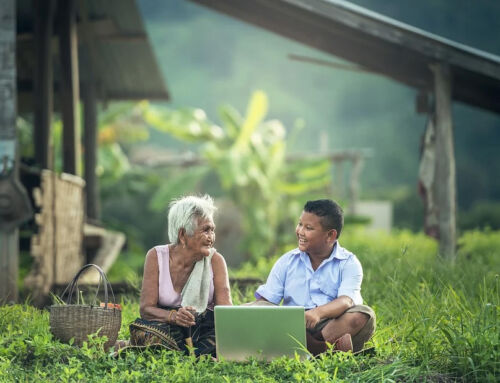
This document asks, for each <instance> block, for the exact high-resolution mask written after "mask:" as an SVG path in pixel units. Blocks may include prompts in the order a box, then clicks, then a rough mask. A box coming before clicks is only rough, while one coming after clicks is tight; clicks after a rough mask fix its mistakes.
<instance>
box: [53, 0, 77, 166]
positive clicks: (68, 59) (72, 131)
mask: <svg viewBox="0 0 500 383" xmlns="http://www.w3.org/2000/svg"><path fill="white" fill-rule="evenodd" d="M58 7H59V31H58V32H59V55H60V58H61V87H60V92H59V95H60V98H61V111H62V120H63V171H64V172H65V173H69V174H78V173H79V171H80V127H79V125H80V116H79V114H80V113H79V103H80V89H79V80H78V41H77V30H76V1H75V0H66V1H59V2H58Z"/></svg>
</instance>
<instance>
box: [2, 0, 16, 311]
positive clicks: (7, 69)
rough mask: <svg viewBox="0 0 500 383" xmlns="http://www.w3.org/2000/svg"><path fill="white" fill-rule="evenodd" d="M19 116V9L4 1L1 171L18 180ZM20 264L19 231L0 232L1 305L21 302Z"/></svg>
mask: <svg viewBox="0 0 500 383" xmlns="http://www.w3.org/2000/svg"><path fill="white" fill-rule="evenodd" d="M16 114H17V112H16V6H15V0H4V1H2V6H1V7H0V159H1V161H0V166H1V168H0V171H1V172H2V173H3V174H6V173H7V172H14V177H18V174H17V167H16V166H15V161H16V155H17V154H16V145H17V135H16ZM5 181H6V179H4V180H3V182H5ZM1 218H2V219H3V217H1ZM18 263H19V232H18V230H17V228H15V229H14V230H0V304H3V303H5V302H10V301H17V299H18V288H17V277H18Z"/></svg>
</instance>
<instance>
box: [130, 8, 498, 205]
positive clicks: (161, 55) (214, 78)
mask: <svg viewBox="0 0 500 383" xmlns="http://www.w3.org/2000/svg"><path fill="white" fill-rule="evenodd" d="M353 2H354V3H356V4H358V5H361V6H365V7H368V8H371V9H372V10H374V11H377V12H380V13H383V14H385V15H387V16H389V17H393V18H396V19H398V20H400V21H402V22H406V23H409V24H412V25H414V26H417V27H420V28H422V29H425V30H428V31H430V32H433V33H436V34H439V35H441V36H443V37H446V38H450V39H454V40H457V41H459V42H461V43H464V44H468V45H471V46H474V47H476V48H479V49H483V50H486V51H489V52H491V53H495V54H500V2H494V1H490V0H476V1H474V2H472V1H466V0H455V1H447V0H422V1H420V2H415V1H412V0H398V1H387V0H356V1H353ZM138 3H139V6H140V9H141V11H142V13H143V17H144V20H145V24H146V27H147V30H148V32H149V34H150V38H151V41H152V43H153V46H154V49H155V53H156V55H157V58H158V60H159V63H160V66H161V68H162V71H163V73H164V75H165V78H166V79H167V83H168V87H169V89H170V91H171V93H172V96H173V101H172V102H171V104H170V106H172V107H179V106H196V107H200V108H203V109H204V110H206V111H207V113H208V115H209V117H210V118H211V119H212V120H214V121H216V122H218V121H217V114H216V112H217V107H218V106H219V105H220V104H223V103H229V104H231V105H233V106H235V107H236V108H238V109H239V110H241V111H244V110H245V107H246V102H247V100H248V98H249V95H250V94H251V92H252V91H253V90H255V89H262V90H264V91H265V92H266V93H267V94H268V95H269V98H270V104H271V105H270V117H271V118H278V119H280V120H282V121H283V122H284V124H285V125H286V126H287V128H288V131H289V132H291V130H292V129H293V127H294V126H295V125H296V124H297V123H298V121H305V125H306V128H305V129H303V130H302V131H301V132H300V133H299V135H298V137H297V140H296V141H295V143H294V144H293V150H294V151H297V152H300V151H311V150H313V151H317V150H318V148H319V141H320V139H319V137H320V133H321V131H327V132H328V134H329V146H330V147H331V148H332V149H350V148H368V147H369V148H372V149H373V150H374V157H373V158H372V159H371V160H370V161H369V162H368V163H367V164H366V165H365V168H364V170H363V193H364V194H365V195H370V194H376V193H377V191H378V194H379V195H380V193H381V191H384V190H388V189H389V188H393V187H396V186H400V185H409V186H410V187H411V188H414V187H415V185H416V181H417V171H418V162H419V142H420V138H421V135H422V133H423V131H424V127H425V117H424V116H421V115H417V114H416V112H415V95H416V94H415V91H414V90H412V89H410V88H407V87H406V86H403V85H400V84H397V83H396V82H394V81H391V80H388V79H386V78H383V77H380V76H375V75H372V74H359V73H353V72H347V71H342V70H335V69H332V68H327V67H320V66H315V65H312V64H307V63H300V62H295V61H291V60H289V59H288V58H287V56H288V54H289V53H295V54H301V55H307V56H312V57H317V58H323V59H328V60H332V61H335V60H336V61H339V60H338V59H336V58H335V57H333V56H328V55H326V54H323V53H321V52H319V51H315V50H313V49H310V48H307V47H305V46H303V45H301V44H298V43H296V42H294V41H290V40H287V39H285V38H282V37H280V36H277V35H275V34H272V33H270V32H267V31H264V30H261V29H258V28H256V27H253V26H251V25H248V24H245V23H242V22H240V21H238V20H235V19H232V18H229V17H227V16H223V15H221V14H218V13H216V12H213V11H211V10H208V9H205V8H203V7H200V6H198V5H195V4H192V3H190V2H187V1H177V0H176V1H166V2H163V1H154V0H139V1H138ZM454 118H455V121H454V122H455V137H456V155H457V182H458V188H459V189H458V198H459V204H460V206H462V207H468V206H469V205H470V204H471V203H472V202H473V201H475V200H479V199H494V200H500V178H499V177H498V174H500V159H499V157H498V156H497V155H496V150H497V147H498V146H499V144H500V116H498V115H494V114H491V113H489V112H484V111H481V110H478V109H474V108H470V107H467V106H465V105H461V104H455V105H454ZM164 145H172V143H171V141H168V142H167V141H165V143H164Z"/></svg>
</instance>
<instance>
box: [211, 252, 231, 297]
mask: <svg viewBox="0 0 500 383" xmlns="http://www.w3.org/2000/svg"><path fill="white" fill-rule="evenodd" d="M212 271H213V273H214V295H215V304H216V305H224V306H231V305H232V304H233V302H232V300H231V289H230V287H229V277H228V274H227V266H226V261H225V260H224V257H223V256H222V255H221V254H220V253H217V252H216V253H215V254H214V255H213V257H212Z"/></svg>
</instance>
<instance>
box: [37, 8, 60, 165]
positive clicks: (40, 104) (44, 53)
mask: <svg viewBox="0 0 500 383" xmlns="http://www.w3.org/2000/svg"><path fill="white" fill-rule="evenodd" d="M54 4H55V3H54V0H43V1H42V0H34V1H33V6H34V7H33V8H34V11H35V62H36V64H35V73H34V76H33V79H34V97H33V98H34V114H35V125H34V138H35V160H36V163H37V164H38V165H39V166H40V167H41V168H42V169H48V168H49V166H50V165H49V164H51V160H50V158H51V154H50V149H49V148H50V130H51V129H50V127H51V123H52V110H53V104H54V102H53V95H54V90H53V82H54V81H53V78H54V77H53V67H52V30H53V23H54Z"/></svg>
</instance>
